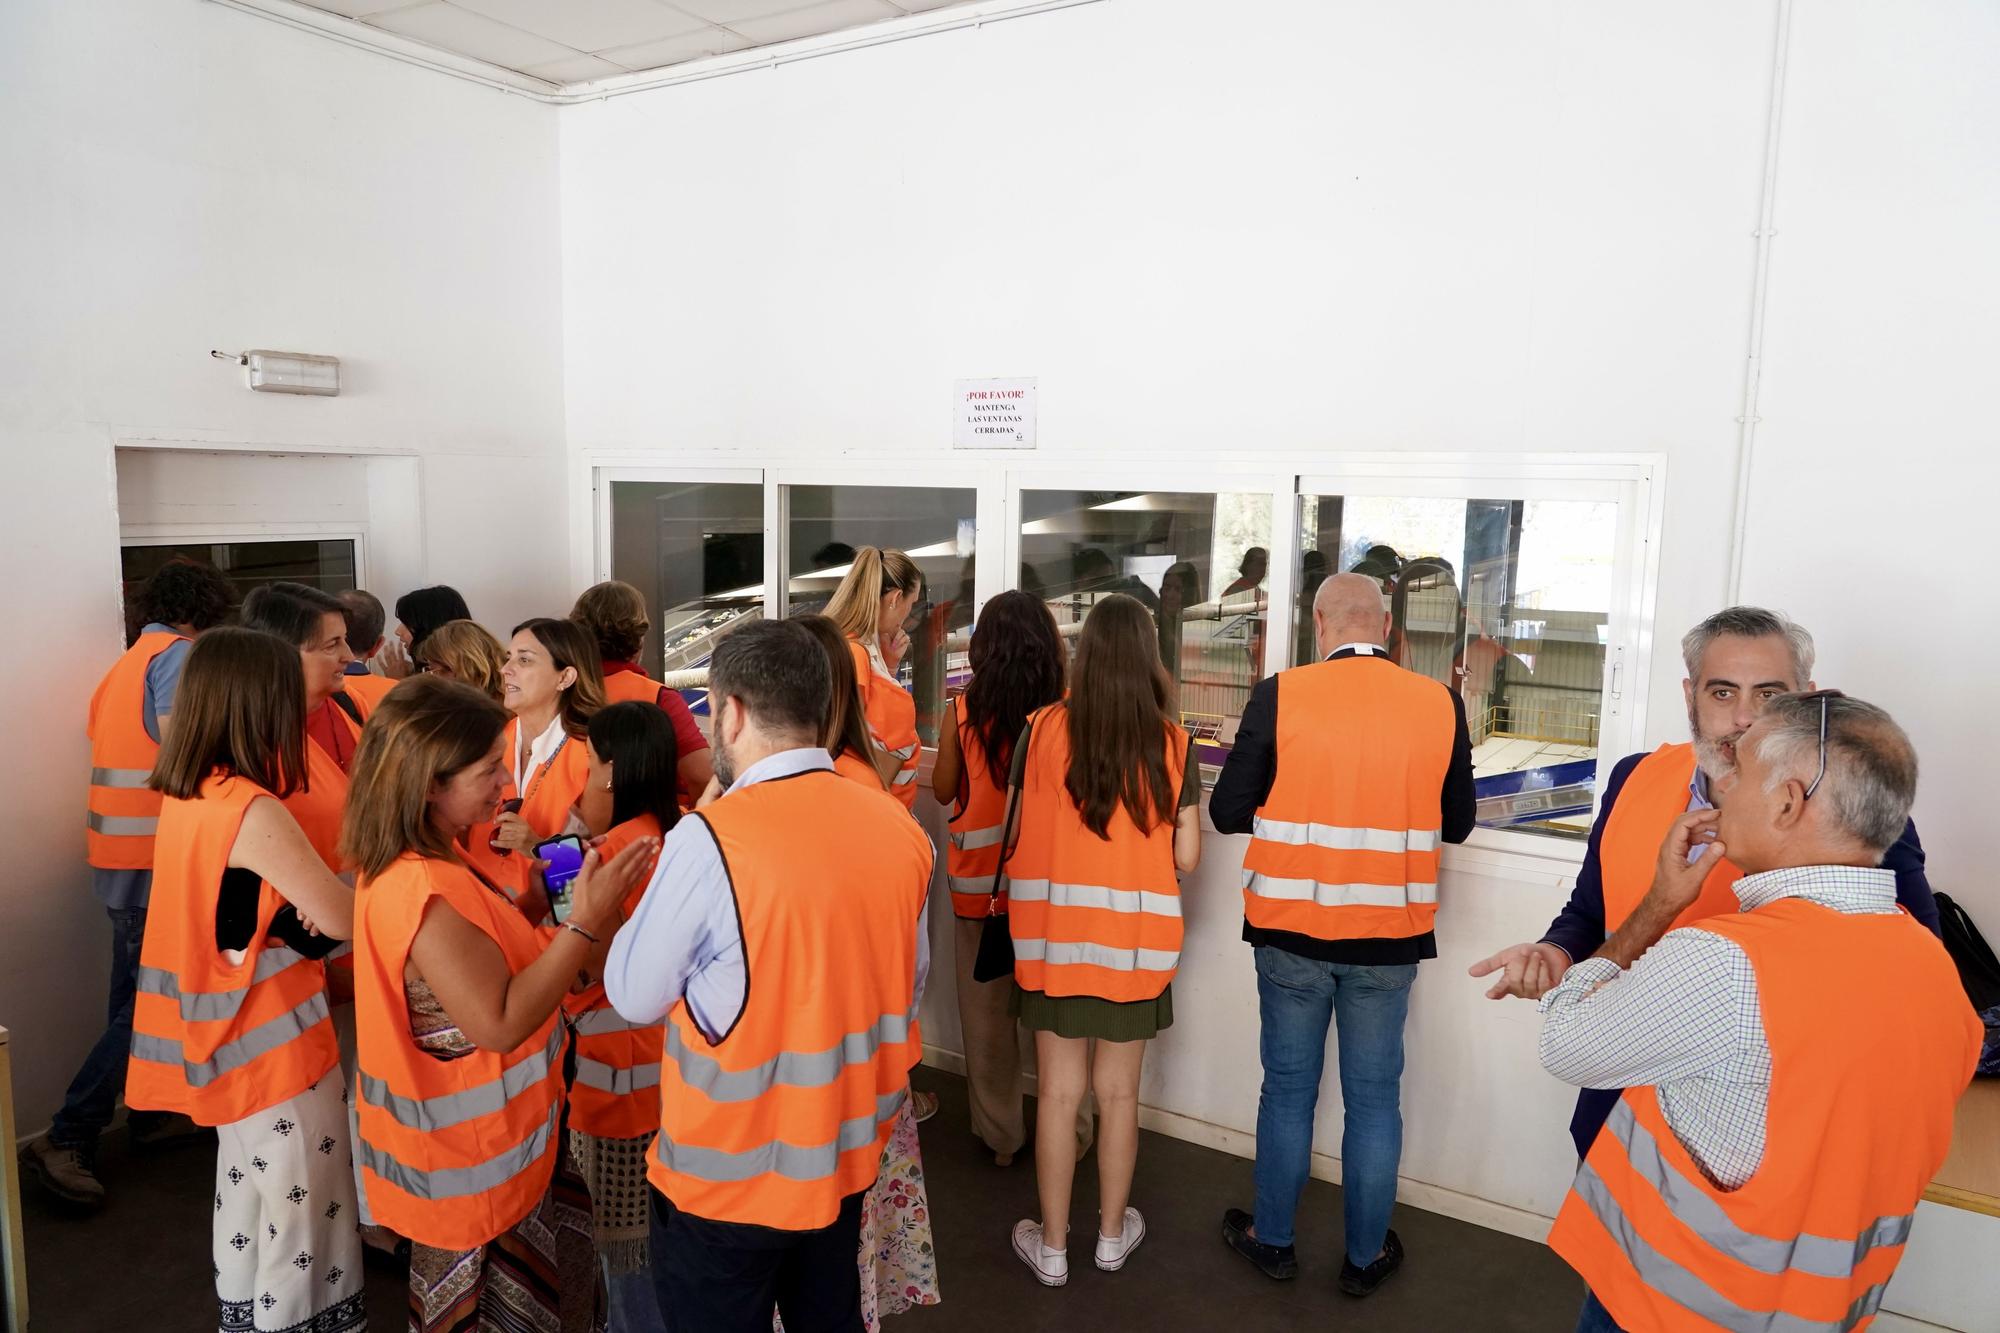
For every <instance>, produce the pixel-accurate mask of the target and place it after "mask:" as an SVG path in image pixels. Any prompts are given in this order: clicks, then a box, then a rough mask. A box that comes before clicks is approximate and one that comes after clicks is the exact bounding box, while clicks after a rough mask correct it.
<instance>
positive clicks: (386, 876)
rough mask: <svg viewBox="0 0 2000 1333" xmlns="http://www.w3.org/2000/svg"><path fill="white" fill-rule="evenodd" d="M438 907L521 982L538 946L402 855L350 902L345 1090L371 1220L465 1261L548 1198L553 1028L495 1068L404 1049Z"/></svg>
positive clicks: (558, 1026)
mask: <svg viewBox="0 0 2000 1333" xmlns="http://www.w3.org/2000/svg"><path fill="white" fill-rule="evenodd" d="M433 898H437V899H440V900H442V901H443V902H444V903H446V904H447V905H449V906H450V908H451V909H452V910H453V911H455V912H457V913H458V914H459V915H460V916H462V917H464V918H465V919H466V920H467V921H469V922H471V923H472V925H473V926H474V927H476V928H477V929H478V930H480V931H481V932H483V933H484V934H485V935H487V936H488V937H489V938H490V939H492V941H493V942H494V944H496V945H497V946H499V949H500V952H501V954H502V955H503V956H504V957H505V958H506V960H507V965H508V967H509V968H510V969H511V970H512V971H514V972H516V973H519V972H520V971H521V969H523V968H525V967H527V966H528V964H530V963H532V962H534V961H535V959H536V958H538V957H540V956H541V952H542V948H543V936H542V935H541V933H540V932H538V931H537V930H536V929H535V928H534V927H533V926H531V925H529V924H528V922H527V919H526V918H525V917H523V916H522V915H521V913H520V912H519V910H518V909H516V908H515V907H514V906H513V905H512V904H511V903H509V902H508V901H507V900H506V899H505V898H503V897H501V896H500V895H499V894H497V893H494V892H493V891H492V890H490V889H488V888H487V887H486V886H485V885H483V884H481V883H480V882H479V878H478V876H476V875H475V874H473V872H472V871H471V870H469V869H468V868H466V867H465V866H463V865H460V864H458V863H457V862H454V861H441V860H432V859H429V858H426V857H420V856H417V855H415V854H414V853H406V854H405V855H404V856H402V857H401V858H400V859H399V860H397V861H396V863H395V864H394V865H392V866H390V867H389V868H388V869H387V870H385V871H383V872H382V874H380V875H378V876H376V877H375V878H374V879H372V880H368V881H366V882H364V883H363V884H362V886H361V888H360V890H359V892H357V893H356V895H355V900H354V901H355V912H354V920H355V927H354V957H355V1003H354V1007H355V1020H356V1021H355V1030H356V1037H357V1043H358V1047H359V1053H358V1059H357V1062H356V1063H357V1069H356V1076H355V1088H356V1095H357V1096H358V1098H359V1101H358V1102H357V1106H358V1108H359V1128H360V1136H359V1139H358V1140H357V1141H356V1143H355V1145H354V1157H355V1161H356V1163H357V1164H358V1165H359V1166H360V1167H361V1183H362V1188H363V1189H364V1190H365V1191H366V1193H367V1198H368V1207H369V1210H370V1211H371V1212H372V1213H373V1214H374V1216H375V1220H376V1221H377V1222H379V1223H381V1224H382V1225H383V1226H386V1227H388V1228H390V1229H391V1230H392V1231H396V1232H398V1233H400V1234H401V1235H404V1236H408V1237H409V1238H410V1239H411V1240H413V1241H415V1242H416V1243H417V1244H419V1245H429V1246H432V1247H434V1248H436V1249H442V1250H465V1249H470V1248H472V1247H473V1246H476V1245H484V1244H485V1243H486V1242H488V1241H490V1240H492V1239H493V1238H494V1237H496V1236H499V1235H502V1234H503V1233H505V1232H506V1231H507V1230H508V1229H509V1228H511V1227H512V1226H513V1225H514V1224H515V1223H517V1222H519V1221H520V1220H521V1219H522V1218H524V1217H526V1216H527V1215H528V1213H529V1212H530V1211H531V1210H532V1209H533V1208H534V1206H535V1204H536V1202H537V1201H539V1200H540V1199H541V1197H542V1195H543V1193H544V1192H545V1191H546V1190H547V1189H548V1187H549V1180H550V1178H551V1177H552V1176H553V1175H554V1173H555V1167H556V1155H557V1150H558V1148H559V1147H560V1144H559V1143H558V1141H557V1135H556V1129H557V1126H558V1124H559V1122H560V1121H561V1119H562V1100H563V1089H562V1066H563V1025H562V1022H561V1012H560V1009H557V1010H552V1011H551V1012H550V1014H549V1017H548V1020H547V1021H546V1022H544V1023H543V1024H542V1025H541V1026H540V1027H539V1028H538V1029H536V1031H535V1034H534V1035H533V1036H532V1037H529V1038H528V1039H527V1040H526V1041H524V1042H522V1043H521V1044H520V1045H519V1046H518V1047H516V1048H515V1049H514V1050H511V1051H508V1052H507V1053H505V1054H499V1053H496V1052H493V1051H488V1050H484V1049H481V1050H475V1051H473V1052H472V1053H470V1054H468V1055H462V1056H459V1057H457V1058H455V1059H450V1060H441V1059H439V1058H438V1057H436V1056H434V1055H432V1054H430V1053H429V1052H428V1051H425V1050H422V1049H420V1048H419V1047H418V1046H417V1044H416V1041H415V1039H414V1038H413V1037H412V1036H411V1035H410V1008H409V1001H408V999H407V997H406V994H405V991H404V969H405V967H407V966H408V964H409V959H410V945H411V943H412V941H414V940H415V939H416V937H417V929H418V927H419V926H420V925H421V924H422V923H423V919H424V909H425V907H426V906H428V905H429V903H430V901H431V899H433Z"/></svg>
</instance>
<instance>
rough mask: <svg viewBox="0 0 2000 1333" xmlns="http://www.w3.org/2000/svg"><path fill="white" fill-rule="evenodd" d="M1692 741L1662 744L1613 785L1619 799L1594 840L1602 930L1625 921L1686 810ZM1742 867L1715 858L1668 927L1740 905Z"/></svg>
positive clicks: (1691, 775) (1647, 886) (1650, 884)
mask: <svg viewBox="0 0 2000 1333" xmlns="http://www.w3.org/2000/svg"><path fill="white" fill-rule="evenodd" d="M1694 767H1695V761H1694V746H1692V745H1690V744H1688V743H1687V742H1685V741H1683V742H1681V743H1680V744H1679V745H1662V746H1661V747H1660V748H1659V749H1657V750H1655V751H1653V752H1652V753H1651V754H1649V755H1647V756H1646V757H1645V758H1644V759H1641V760H1640V761H1639V762H1638V763H1637V764H1635V765H1633V767H1632V771H1631V772H1630V773H1628V774H1626V775H1625V785H1624V786H1622V787H1620V788H1619V789H1618V799H1617V800H1616V801H1614V802H1613V803H1612V806H1611V813H1610V814H1609V815H1607V816H1605V820H1604V836H1603V837H1601V838H1599V839H1598V843H1597V864H1598V869H1599V872H1600V874H1601V876H1602V880H1603V884H1604V933H1605V934H1606V935H1607V936H1608V935H1610V934H1611V932H1612V931H1614V930H1616V929H1618V928H1619V927H1620V926H1622V925H1624V924H1625V921H1626V919H1627V918H1628V917H1630V916H1631V915H1632V912H1633V910H1634V909H1636V908H1637V907H1638V906H1639V900H1640V899H1642V898H1644V897H1645V896H1646V891H1647V890H1648V889H1651V888H1652V887H1653V870H1654V867H1655V866H1657V865H1658V864H1659V860H1660V844H1661V843H1663V842H1665V841H1666V839H1667V833H1668V831H1669V830H1670V829H1672V828H1673V826H1674V821H1675V820H1676V819H1679V818H1680V817H1681V816H1682V815H1684V814H1686V813H1687V808H1688V795H1689V784H1690V783H1691V782H1693V781H1694ZM1741 878H1743V872H1742V871H1741V870H1738V869H1737V868H1736V866H1735V865H1734V864H1732V863H1731V862H1729V861H1727V860H1722V861H1718V862H1716V865H1715V868H1714V869H1713V870H1710V871H1709V872H1708V878H1707V879H1705V880H1703V881H1702V882H1701V894H1700V896H1699V897H1697V898H1696V899H1695V900H1694V901H1693V902H1692V903H1689V904H1688V906H1687V910H1686V911H1684V912H1682V913H1681V914H1680V915H1679V916H1678V917H1675V918H1674V924H1673V927H1672V928H1673V929H1678V928H1679V927H1681V926H1687V925H1692V924H1694V923H1695V922H1697V921H1704V920H1707V919H1708V918H1709V917H1712V916H1724V915H1727V914H1730V913H1734V912H1740V911H1742V910H1743V909H1742V907H1741V905H1740V904H1738V903H1737V901H1736V881H1737V880H1739V879H1741Z"/></svg>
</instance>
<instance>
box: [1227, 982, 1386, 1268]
mask: <svg viewBox="0 0 2000 1333" xmlns="http://www.w3.org/2000/svg"><path fill="white" fill-rule="evenodd" d="M1416 978H1417V965H1416V964H1415V963H1401V964H1393V965H1389V966H1384V967H1362V966H1359V965H1357V964H1352V963H1318V962H1314V961H1313V960H1312V959H1310V958H1301V957H1299V956H1298V955H1297V954H1293V953H1287V952H1285V951H1284V950H1283V949H1274V948H1270V947H1269V946H1266V945H1259V946H1257V1006H1258V1011H1259V1014H1260V1015H1261V1017H1262V1021H1263V1035H1262V1038H1261V1053H1262V1056H1263V1063H1264V1090H1263V1093H1262V1094H1261V1095H1260V1096H1259V1097H1258V1099H1257V1169H1256V1181H1257V1239H1258V1240H1261V1241H1263V1242H1264V1243H1265V1244H1266V1245H1290V1244H1291V1243H1292V1216H1293V1214H1294V1213H1296V1212H1297V1211H1298V1207H1299V1195H1300V1194H1301V1193H1303V1192H1304V1190H1305V1187H1306V1179H1307V1177H1308V1176H1309V1175H1311V1173H1312V1136H1313V1109H1314V1107H1315V1106H1317V1105H1318V1103H1319V1083H1320V1075H1321V1073H1322V1071H1324V1069H1325V1068H1326V1032H1327V1027H1328V1025H1329V1024H1336V1025H1337V1026H1338V1031H1339V1036H1340V1096H1341V1100H1342V1101H1343V1102H1344V1103H1345V1104H1346V1124H1345V1127H1344V1129H1343V1130H1342V1132H1341V1138H1340V1176H1341V1197H1342V1200H1343V1202H1344V1204H1345V1211H1346V1221H1347V1260H1348V1262H1349V1263H1351V1264H1354V1265H1355V1266H1356V1267H1364V1266H1366V1265H1368V1264H1371V1263H1373V1262H1375V1259H1376V1258H1377V1256H1379V1255H1380V1254H1381V1253H1382V1242H1383V1239H1384V1237H1386V1236H1387V1235H1388V1232H1389V1214H1390V1212H1391V1210H1393V1209H1394V1208H1395V1206H1396V1172H1397V1168H1398V1167H1399V1166H1400V1165H1401V1163H1402V1157H1403V1104H1402V1082H1403V1020H1404V1019H1405V1018H1406V1017H1407V1016H1408V1015H1409V1012H1410V983H1411V982H1413V981H1415V980H1416Z"/></svg>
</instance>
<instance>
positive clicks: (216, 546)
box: [119, 537, 354, 636]
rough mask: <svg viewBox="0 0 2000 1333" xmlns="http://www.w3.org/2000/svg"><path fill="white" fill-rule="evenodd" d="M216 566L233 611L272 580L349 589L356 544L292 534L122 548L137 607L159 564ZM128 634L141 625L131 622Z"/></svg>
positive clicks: (129, 599) (129, 596) (129, 601)
mask: <svg viewBox="0 0 2000 1333" xmlns="http://www.w3.org/2000/svg"><path fill="white" fill-rule="evenodd" d="M183 558H185V559H188V560H199V561H201V562H202V563H203V564H206V565H213V566H215V568H216V569H218V570H220V571H221V572H222V575H223V577H224V578H226V579H228V580H229V585H230V588H231V589H232V590H233V600H232V601H231V603H230V608H229V609H230V614H231V615H234V614H235V612H236V609H237V608H238V607H240V606H242V605H243V599H244V598H245V597H248V596H249V595H250V590H251V589H252V588H261V587H263V586H264V585H265V584H267V583H303V584H306V585H307V586H308V587H313V588H319V589H321V590H323V591H325V592H345V591H347V590H348V589H349V588H352V587H353V586H354V543H353V541H351V540H349V539H347V538H339V539H333V540H322V539H320V538H317V537H288V538H285V539H283V540H279V541H244V542H200V541H191V542H172V543H168V544H165V545H160V546H126V547H122V548H120V550H119V563H120V565H121V569H120V576H121V577H122V578H123V580H124V584H125V605H126V606H127V607H128V608H131V607H132V606H133V595H134V594H135V593H136V592H137V591H138V589H139V585H140V584H141V583H144V582H145V581H146V580H147V579H149V578H151V577H152V575H153V572H154V571H155V570H157V569H158V568H159V567H160V566H162V565H164V564H167V563H168V562H169V561H172V560H176V559H183ZM125 628H126V633H127V635H128V636H129V635H132V634H136V633H138V631H139V629H140V628H141V627H140V626H138V625H127V626H126V627H125Z"/></svg>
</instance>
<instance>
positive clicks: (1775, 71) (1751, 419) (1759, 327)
mask: <svg viewBox="0 0 2000 1333" xmlns="http://www.w3.org/2000/svg"><path fill="white" fill-rule="evenodd" d="M1791 44H1792V0H1778V31H1777V39H1776V41H1775V43H1774V46H1773V50H1772V54H1771V102H1770V106H1769V108H1768V110H1767V111H1766V113H1765V118H1764V180H1763V184H1762V186H1761V189H1760V192H1759V193H1760V197H1759V199H1758V202H1757V231H1756V237H1757V249H1756V260H1755V262H1754V263H1753V265H1752V267H1751V274H1750V340H1749V348H1748V350H1747V352H1746V353H1745V356H1744V365H1743V398H1742V403H1741V409H1742V410H1741V413H1740V414H1739V415H1738V416H1737V418H1736V421H1737V437H1736V512H1735V516H1734V521H1733V522H1732V524H1731V527H1730V534H1729V601H1730V602H1731V603H1732V604H1733V603H1735V602H1738V601H1740V600H1742V596H1743V541H1744V534H1745V532H1746V531H1747V529H1748V527H1749V523H1750V474H1751V468H1752V466H1753V465H1754V463H1755V462H1756V456H1757V420H1758V418H1757V398H1758V394H1759V393H1760V392H1761V390H1762V388H1763V384H1764V313H1765V306H1766V302H1767V300H1768V297H1769V293H1770V288H1771V238H1772V237H1773V236H1775V235H1777V231H1776V230H1775V229H1774V228H1773V226H1772V220H1773V218H1774V216H1775V215H1776V212H1777V204H1778V144H1779V140H1780V137H1781V133H1780V132H1781V130H1782V128H1783V125H1784V116H1785V65H1786V61H1787V58H1788V57H1789V56H1790V54H1791Z"/></svg>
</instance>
